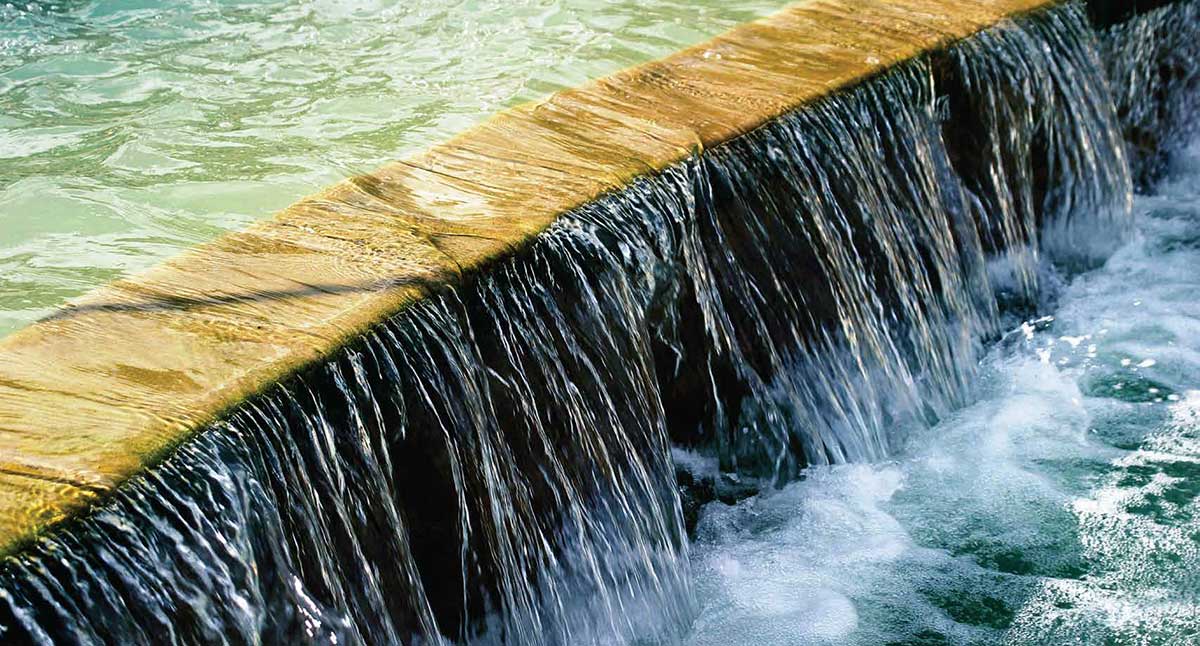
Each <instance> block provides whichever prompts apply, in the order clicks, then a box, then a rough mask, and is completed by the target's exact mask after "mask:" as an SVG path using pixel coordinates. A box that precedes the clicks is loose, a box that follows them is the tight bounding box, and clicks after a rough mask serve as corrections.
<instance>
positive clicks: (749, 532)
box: [688, 144, 1200, 646]
mask: <svg viewBox="0 0 1200 646" xmlns="http://www.w3.org/2000/svg"><path fill="white" fill-rule="evenodd" d="M1137 212H1138V214H1137V222H1138V229H1139V235H1138V236H1137V238H1136V240H1135V241H1134V242H1132V243H1130V244H1129V245H1127V246H1125V247H1124V248H1122V249H1121V250H1120V251H1119V252H1118V253H1117V254H1116V255H1114V256H1113V258H1112V259H1111V260H1110V261H1109V262H1108V263H1107V264H1106V265H1105V266H1104V267H1103V268H1101V269H1098V270H1095V271H1093V272H1090V273H1087V274H1084V275H1081V276H1078V277H1077V278H1075V279H1074V280H1073V281H1072V282H1071V283H1070V284H1069V285H1068V286H1066V288H1065V290H1064V291H1063V293H1062V294H1061V298H1060V301H1059V307H1058V310H1057V311H1056V312H1055V313H1054V315H1053V316H1048V317H1045V318H1042V319H1038V320H1036V321H1030V322H1027V323H1026V324H1024V325H1022V326H1021V327H1020V328H1018V329H1016V330H1014V331H1013V332H1012V333H1010V334H1009V335H1008V336H1006V337H1005V339H1004V340H1003V341H1002V342H1001V343H1000V344H998V346H997V347H996V348H995V349H994V350H993V351H992V353H991V354H990V355H989V356H988V358H987V359H986V360H985V362H984V366H983V371H982V377H981V383H980V384H978V388H979V392H980V393H982V396H981V397H980V399H979V400H978V402H977V403H975V404H974V405H972V406H969V407H967V408H965V409H963V410H961V411H959V412H958V413H956V414H954V415H952V416H951V417H949V418H948V419H945V420H944V421H943V422H942V423H940V424H938V425H937V426H936V427H934V428H932V429H930V430H928V431H914V433H913V435H912V438H911V441H910V443H909V446H908V448H907V449H906V450H905V451H904V452H903V453H902V454H901V455H900V456H899V457H898V458H897V460H895V461H894V462H891V463H885V464H874V465H852V466H839V467H815V468H811V469H809V470H808V471H807V473H806V476H807V478H806V479H805V480H803V481H801V482H797V483H794V484H792V485H789V486H788V487H786V488H784V489H782V490H781V491H777V492H774V493H773V494H771V495H763V496H759V497H757V498H753V499H749V500H745V501H742V502H740V503H738V504H736V505H726V504H723V503H719V502H717V503H711V504H710V505H708V507H707V508H706V509H705V510H704V513H703V516H702V518H701V521H700V525H699V528H698V539H697V543H696V547H695V550H694V554H693V561H694V565H695V569H696V575H697V589H698V591H699V594H700V598H701V609H700V616H699V618H698V619H697V620H696V622H695V624H694V626H693V631H692V633H691V635H690V637H689V639H688V643H690V644H695V645H697V646H699V645H708V644H755V645H756V646H770V645H775V644H779V645H785V644H786V645H792V646H795V645H820V644H863V645H868V644H870V645H877V644H892V645H896V646H899V645H902V644H904V645H914V646H915V645H933V644H993V643H1004V644H1056V645H1057V644H1102V643H1111V644H1187V643H1200V513H1198V512H1200V503H1198V500H1200V144H1197V145H1194V146H1193V147H1192V148H1191V150H1190V154H1189V155H1187V156H1186V158H1185V159H1184V160H1182V161H1181V162H1180V163H1179V164H1178V166H1177V168H1176V170H1175V173H1174V174H1173V176H1172V179H1171V180H1168V181H1167V182H1165V183H1164V184H1163V185H1162V186H1161V187H1160V190H1159V192H1158V194H1157V195H1155V196H1154V197H1141V198H1139V199H1138V202H1137Z"/></svg>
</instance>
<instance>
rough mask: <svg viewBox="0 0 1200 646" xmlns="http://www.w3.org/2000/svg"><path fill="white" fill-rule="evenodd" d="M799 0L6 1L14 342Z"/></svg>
mask: <svg viewBox="0 0 1200 646" xmlns="http://www.w3.org/2000/svg"><path fill="white" fill-rule="evenodd" d="M730 4H736V5H737V7H736V8H734V7H730V6H729V5H730ZM785 4H787V0H747V1H742V2H737V3H727V2H724V1H722V0H449V1H448V0H403V1H396V0H313V1H298V0H266V1H261V2H246V1H243V2H229V1H224V0H207V1H206V0H163V1H158V0H140V1H137V0H92V1H79V0H57V1H52V2H47V1H44V0H36V1H20V2H8V3H4V2H0V336H2V335H4V334H6V333H8V332H11V331H12V330H14V329H16V328H18V327H20V326H22V325H25V324H27V323H29V322H30V321H32V320H35V319H36V318H38V317H40V316H42V315H45V314H46V313H47V312H49V311H50V310H51V309H53V308H54V307H56V306H58V305H60V304H61V303H62V302H63V301H64V300H66V299H68V298H70V297H72V296H76V295H79V294H81V293H83V292H85V291H87V290H88V289H90V288H92V287H94V286H96V285H98V284H101V283H103V282H107V281H109V280H112V279H114V278H117V277H119V276H122V275H124V274H127V273H129V272H132V271H137V270H138V269H141V268H144V267H147V266H149V265H151V264H153V263H155V262H157V261H159V260H161V259H163V258H165V257H167V256H170V255H172V254H175V253H177V252H178V251H179V250H181V249H183V248H186V247H188V246H191V245H195V244H197V243H199V242H203V241H205V240H208V239H211V238H213V237H215V236H217V235H218V234H220V233H221V232H222V231H225V230H228V229H235V228H239V227H242V226H245V225H246V224H247V223H249V222H251V221H253V220H255V219H259V218H264V217H267V216H269V215H270V214H271V213H272V212H274V211H276V210H278V209H280V208H282V207H284V206H286V205H287V204H289V203H291V202H292V201H294V200H296V199H298V198H300V197H302V196H304V195H307V194H309V193H313V192H315V191H317V190H318V189H320V188H321V187H322V186H325V185H327V184H330V183H332V182H334V181H336V180H338V179H340V178H343V177H345V176H347V175H350V174H353V173H357V172H364V171H368V170H370V169H372V168H374V167H375V166H378V165H379V164H381V163H384V162H386V161H388V160H391V159H394V158H396V157H399V156H400V155H402V154H404V153H405V152H406V151H411V150H413V149H417V148H420V147H423V146H425V145H428V144H430V143H432V142H435V141H437V140H440V139H443V138H445V137H447V136H448V135H450V134H451V133H454V132H456V131H459V130H462V129H463V128H465V127H467V126H468V125H470V124H472V123H474V122H476V121H478V120H480V119H481V118H482V117H484V116H487V115H489V114H491V113H494V112H496V111H498V110H500V109H502V108H504V107H506V106H511V105H513V104H515V103H519V102H522V101H527V100H532V99H537V98H539V97H541V96H544V95H546V94H549V93H551V92H553V91H554V90H557V89H560V88H563V87H569V86H573V85H577V84H579V83H581V82H583V81H585V80H587V79H588V78H594V77H597V76H601V75H604V74H607V73H610V72H613V71H615V70H617V69H620V68H622V67H627V66H629V65H633V64H636V63H639V62H643V61H646V60H649V59H653V58H657V57H660V56H663V55H666V54H668V53H670V52H672V51H674V50H676V49H679V48H681V47H683V46H686V45H690V44H693V43H696V42H699V41H701V40H704V39H705V38H708V37H710V36H712V35H715V34H717V33H720V32H722V31H725V30H726V29H728V28H729V27H731V26H733V25H734V24H736V23H739V22H743V21H746V20H751V19H753V18H756V17H759V16H762V15H766V14H768V13H771V12H772V11H774V10H776V9H778V8H779V7H781V6H783V5H785Z"/></svg>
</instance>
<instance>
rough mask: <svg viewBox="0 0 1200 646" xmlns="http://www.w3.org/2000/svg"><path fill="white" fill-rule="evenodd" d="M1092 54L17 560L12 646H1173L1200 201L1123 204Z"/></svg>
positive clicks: (535, 280) (957, 56) (460, 292)
mask: <svg viewBox="0 0 1200 646" xmlns="http://www.w3.org/2000/svg"><path fill="white" fill-rule="evenodd" d="M1194 9H1195V7H1194V5H1184V6H1183V8H1169V9H1168V10H1164V11H1163V12H1160V13H1157V14H1153V15H1151V16H1147V17H1146V18H1144V19H1143V20H1145V22H1146V24H1145V25H1143V26H1142V28H1144V29H1145V31H1146V33H1145V34H1143V36H1144V38H1142V39H1141V41H1140V45H1139V47H1137V48H1134V51H1131V52H1126V58H1127V59H1128V60H1123V61H1122V64H1128V68H1127V69H1124V71H1123V72H1122V71H1121V70H1117V69H1115V68H1114V69H1109V70H1108V71H1107V73H1108V74H1113V75H1116V74H1118V73H1128V74H1131V75H1134V76H1136V75H1137V74H1138V73H1139V72H1138V69H1143V71H1145V69H1149V68H1148V67H1144V68H1138V67H1137V63H1138V59H1137V57H1138V56H1141V55H1151V53H1152V50H1154V47H1155V46H1156V44H1159V43H1160V41H1159V40H1156V38H1158V37H1159V36H1158V34H1160V33H1161V32H1170V33H1174V32H1173V31H1172V30H1171V29H1165V28H1164V25H1168V22H1167V21H1169V20H1181V19H1180V18H1179V17H1178V14H1179V13H1183V14H1184V16H1185V17H1184V18H1183V19H1182V20H1185V21H1191V20H1194V18H1195V16H1194ZM1172 12H1175V13H1172ZM1188 12H1192V13H1188ZM1155 21H1157V22H1155ZM1170 24H1171V25H1174V24H1175V23H1170ZM1190 24H1194V23H1190ZM1129 28H1131V29H1133V28H1138V27H1137V26H1133V27H1129ZM1101 51H1102V50H1101V46H1100V44H1099V43H1098V42H1097V40H1096V36H1095V33H1094V32H1093V30H1092V28H1091V27H1090V26H1089V25H1088V23H1087V20H1086V18H1085V16H1084V13H1083V10H1082V8H1081V7H1080V6H1079V5H1077V4H1067V5H1063V6H1061V7H1057V8H1055V9H1051V10H1046V11H1042V12H1038V13H1035V14H1030V15H1027V16H1025V17H1022V18H1020V19H1019V20H1016V21H1012V22H1006V23H1003V24H1001V25H999V26H997V27H995V28H993V29H990V30H988V31H986V32H984V33H981V34H979V35H977V36H976V37H974V38H972V39H970V40H969V41H966V42H964V43H961V44H959V45H957V46H955V47H953V48H952V49H950V50H949V51H947V52H942V53H938V54H934V55H930V56H927V57H923V58H919V59H917V60H913V61H910V62H908V63H905V64H903V65H900V66H899V67H896V68H894V69H893V70H891V71H889V72H887V73H885V74H883V75H881V76H879V77H876V78H874V79H871V80H868V81H866V82H863V83H861V84H859V85H858V86H856V87H854V88H851V89H848V90H846V91H844V92H841V93H838V94H836V95H834V96H830V97H828V98H826V99H824V100H822V101H820V102H818V103H816V104H814V105H811V106H807V107H806V108H805V109H804V110H801V111H799V112H797V113H795V114H791V115H788V116H785V117H783V118H780V119H778V120H777V121H775V122H773V123H771V124H769V125H767V126H765V127H763V128H761V129H759V130H758V131H756V132H753V133H751V134H749V135H747V136H745V137H742V138H740V139H738V140H735V141H732V142H730V143H728V144H726V145H724V146H721V147H719V148H716V149H713V150H709V151H706V152H705V153H704V154H703V155H702V156H701V157H699V158H696V159H692V160H690V161H687V162H685V163H683V164H681V165H679V166H677V167H675V168H672V169H669V170H668V171H665V172H663V173H662V174H660V175H657V176H654V177H647V178H642V179H640V180H638V181H636V182H635V183H634V184H633V185H632V186H630V187H629V188H628V189H627V190H624V191H622V192H620V193H618V194H613V195H609V196H606V197H604V198H603V199H600V200H598V201H597V202H595V203H593V204H589V205H587V206H585V207H582V208H580V209H578V210H577V211H575V212H572V213H570V214H568V215H566V216H564V217H563V218H562V219H561V220H560V221H559V222H558V223H556V224H555V225H554V226H553V227H552V228H551V230H550V231H548V232H547V233H546V234H544V235H543V236H542V237H541V238H539V239H538V240H537V241H536V242H535V243H534V244H532V245H531V246H530V247H529V248H528V249H526V250H524V251H522V252H520V253H518V254H517V255H516V256H515V257H513V258H512V259H510V260H509V261H506V262H504V263H501V264H499V265H498V266H496V267H495V268H493V270H491V271H489V272H486V273H484V274H481V275H479V276H476V277H474V278H473V279H471V280H470V282H468V283H466V284H463V285H460V286H457V287H455V288H452V289H451V288H447V289H446V290H445V291H444V292H442V293H439V294H437V295H436V296H435V297H433V298H430V299H428V300H426V301H424V302H422V303H420V304H419V305H416V306H414V307H412V308H411V309H409V310H407V311H405V312H402V313H400V314H399V315H397V316H395V317H394V318H393V319H392V320H390V321H388V322H386V323H385V324H383V325H381V326H379V327H378V328H377V329H376V330H375V331H374V332H372V333H371V334H369V335H367V336H365V337H364V338H362V339H360V340H359V341H358V342H356V343H354V344H352V345H351V346H350V347H348V348H346V350H345V351H344V352H343V353H341V355H340V356H338V357H335V358H333V359H331V360H330V361H329V362H328V363H326V364H323V365H316V366H313V367H311V368H310V369H309V370H307V371H306V372H304V373H303V374H301V375H298V376H297V377H295V378H293V379H291V380H289V381H288V382H287V383H285V384H282V385H280V386H278V387H277V388H275V389H274V390H272V391H271V392H269V393H267V394H265V395H263V396H261V397H259V398H258V399H256V400H254V401H252V402H248V403H247V404H246V405H245V406H243V407H242V408H241V409H240V410H239V411H237V412H236V413H234V414H232V415H231V416H230V417H229V418H227V419H226V420H225V421H223V422H222V423H220V424H218V425H216V426H214V427H213V428H211V429H208V430H207V431H205V432H204V433H203V434H201V435H200V436H199V437H198V438H196V439H195V440H193V441H191V442H188V443H186V444H185V445H184V446H183V447H181V448H180V449H179V450H178V452H177V453H176V454H175V455H173V456H172V457H170V458H169V459H168V460H166V461H165V462H164V463H163V464H162V465H160V466H159V467H157V468H155V469H154V470H152V471H150V472H149V473H147V474H145V475H144V476H143V477H141V478H139V479H137V480H136V481H134V482H132V483H130V484H129V485H128V486H125V487H123V488H122V489H121V490H120V491H119V492H118V493H117V494H116V495H115V496H114V498H113V499H112V500H111V501H109V503H108V504H107V505H105V506H103V507H102V508H99V509H97V510H96V511H95V512H94V513H93V514H91V515H90V516H89V517H87V518H85V519H83V520H81V521H78V522H75V523H73V524H71V525H69V526H68V527H66V528H64V529H63V530H62V531H60V532H58V533H57V535H55V536H54V537H53V538H51V539H49V540H46V541H44V542H43V543H41V544H38V545H36V546H35V547H34V548H32V549H31V550H29V552H28V553H27V554H25V555H23V556H21V557H19V558H16V559H11V560H10V561H9V562H8V563H6V564H5V567H4V569H3V570H2V571H0V577H2V578H0V626H3V627H4V630H5V634H4V639H6V640H8V641H11V642H13V643H21V642H34V643H39V642H40V643H51V642H54V641H63V640H67V641H72V640H73V641H80V642H90V643H112V642H119V643H152V642H160V641H171V642H220V641H227V642H231V643H257V642H261V641H265V642H269V643H293V642H297V641H313V642H322V643H324V642H334V641H336V642H337V643H347V642H349V643H399V642H405V643H443V642H448V641H454V642H476V643H500V642H503V643H511V644H535V643H549V644H587V643H629V642H632V643H677V642H684V643H697V644H700V643H703V644H728V643H761V644H774V643H779V644H797V643H799V644H809V643H811V644H824V643H861V644H882V643H889V642H890V643H895V644H914V645H915V644H942V643H945V644H960V643H993V642H997V641H1001V640H1005V639H1007V640H1009V641H1012V642H1014V643H1046V644H1051V643H1053V644H1061V643H1080V644H1085V643H1086V644H1091V643H1097V639H1101V640H1102V639H1106V638H1112V639H1113V640H1115V641H1114V643H1146V644H1149V643H1178V642H1173V641H1172V639H1175V638H1178V637H1180V636H1186V635H1191V634H1192V633H1191V632H1189V631H1194V630H1195V629H1196V626H1195V619H1194V614H1195V613H1194V607H1193V606H1192V605H1191V604H1193V603H1194V602H1195V595H1196V593H1197V592H1198V590H1197V587H1196V580H1195V578H1194V575H1193V574H1191V571H1192V569H1193V567H1194V565H1195V564H1196V557H1195V554H1196V552H1197V550H1198V549H1200V548H1198V547H1197V543H1196V538H1195V537H1196V528H1193V527H1192V515H1193V514H1192V511H1191V510H1192V506H1193V502H1192V501H1193V499H1194V498H1195V497H1196V495H1197V493H1198V492H1197V491H1196V482H1195V480H1196V479H1197V478H1200V475H1198V474H1197V473H1196V469H1193V468H1192V466H1194V464H1193V463H1194V461H1195V459H1196V455H1195V447H1194V446H1193V443H1194V435H1195V433H1196V432H1197V428H1196V424H1197V421H1196V419H1197V415H1200V413H1198V412H1197V410H1198V409H1197V407H1198V406H1200V395H1197V392H1198V391H1197V390H1196V389H1197V388H1200V384H1198V383H1197V382H1196V380H1195V377H1194V375H1195V373H1196V372H1197V370H1196V368H1197V365H1196V364H1197V362H1198V360H1197V358H1196V354H1197V353H1198V352H1200V347H1198V346H1197V345H1196V342H1195V339H1196V338H1200V335H1198V334H1197V332H1200V329H1198V328H1197V317H1200V312H1197V311H1195V303H1196V302H1197V301H1198V300H1200V299H1198V298H1197V282H1196V281H1197V280H1198V279H1200V276H1198V275H1196V272H1195V267H1196V266H1197V265H1196V263H1197V260H1198V259H1200V258H1198V256H1197V242H1196V240H1197V229H1196V227H1197V224H1198V222H1200V220H1198V219H1197V218H1198V216H1197V209H1198V208H1200V207H1198V206H1197V204H1196V195H1195V194H1196V187H1197V185H1198V180H1197V179H1196V178H1197V177H1198V176H1200V171H1198V170H1197V166H1196V165H1195V164H1194V163H1193V165H1192V166H1189V165H1188V163H1187V162H1179V163H1178V166H1177V167H1175V170H1174V172H1175V175H1174V176H1173V177H1175V178H1176V179H1174V180H1172V181H1169V182H1168V183H1166V184H1163V185H1162V188H1161V191H1160V194H1159V195H1158V196H1157V197H1145V198H1139V199H1138V200H1137V201H1136V202H1134V201H1133V199H1132V194H1133V193H1132V186H1133V183H1132V182H1133V177H1134V175H1133V174H1131V172H1130V162H1131V161H1134V162H1136V164H1138V165H1136V166H1135V167H1134V168H1135V170H1137V171H1138V173H1139V175H1138V177H1139V179H1141V175H1140V172H1141V166H1140V164H1142V163H1143V161H1142V159H1143V158H1142V157H1140V156H1139V157H1138V158H1136V159H1134V160H1128V159H1127V158H1126V152H1125V151H1126V148H1125V144H1124V142H1123V140H1122V136H1123V132H1122V124H1125V125H1126V126H1128V124H1130V123H1133V122H1135V121H1138V120H1139V119H1141V120H1140V121H1138V123H1142V122H1145V121H1146V120H1148V119H1149V116H1148V114H1149V113H1147V112H1145V111H1144V110H1143V109H1142V107H1141V104H1140V103H1138V102H1139V101H1144V100H1148V99H1147V98H1146V97H1145V96H1138V95H1130V96H1118V99H1117V100H1114V97H1113V94H1112V93H1111V91H1110V89H1109V84H1108V82H1107V80H1106V69H1105V67H1104V65H1103V63H1102V62H1101ZM1110 60H1111V59H1110ZM1193 60H1194V59H1193ZM1143 76H1145V74H1143ZM1139 78H1141V77H1139ZM1142 81H1143V82H1145V83H1151V80H1150V79H1148V78H1146V79H1142ZM1172 105H1174V106H1175V108H1177V109H1176V111H1178V110H1182V109H1183V108H1182V107H1180V106H1184V107H1186V104H1184V103H1179V104H1172ZM1162 114H1163V113H1162V112H1159V113H1155V115H1156V118H1159V119H1160V120H1162V119H1163V118H1162ZM1157 125H1158V127H1160V128H1163V129H1164V130H1163V131H1162V132H1165V129H1166V128H1168V127H1174V126H1168V125H1167V124H1165V123H1161V124H1157ZM1146 163H1149V162H1146ZM1158 163H1159V166H1160V167H1164V168H1165V166H1164V165H1165V164H1166V163H1167V162H1165V161H1162V160H1160V161H1159V162H1158ZM1146 177H1147V178H1148V177H1150V175H1149V174H1147V175H1146ZM1149 181H1150V180H1149V179H1146V180H1145V182H1149ZM1134 212H1136V216H1134V215H1131V213H1134ZM847 463H852V464H847ZM831 465H832V466H831ZM689 536H692V537H694V541H693V540H691V539H690V538H689ZM1156 640H1157V641H1156Z"/></svg>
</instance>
